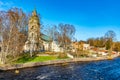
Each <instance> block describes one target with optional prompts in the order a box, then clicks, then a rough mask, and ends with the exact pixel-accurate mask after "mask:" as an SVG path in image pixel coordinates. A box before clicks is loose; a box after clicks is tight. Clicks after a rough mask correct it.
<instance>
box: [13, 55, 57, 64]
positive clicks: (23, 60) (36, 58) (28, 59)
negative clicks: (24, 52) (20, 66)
mask: <svg viewBox="0 0 120 80" xmlns="http://www.w3.org/2000/svg"><path fill="white" fill-rule="evenodd" d="M56 59H58V58H57V57H56V56H34V57H27V56H26V57H21V58H20V59H18V60H17V61H15V63H27V62H43V61H48V60H56Z"/></svg>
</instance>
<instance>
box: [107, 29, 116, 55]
mask: <svg viewBox="0 0 120 80" xmlns="http://www.w3.org/2000/svg"><path fill="white" fill-rule="evenodd" d="M105 39H106V41H107V43H106V48H107V49H108V50H109V51H110V53H112V49H113V45H114V43H113V41H114V40H115V39H116V33H115V32H114V31H112V30H109V31H108V32H106V33H105Z"/></svg>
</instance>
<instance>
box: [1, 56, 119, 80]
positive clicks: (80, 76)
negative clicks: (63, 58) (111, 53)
mask: <svg viewBox="0 0 120 80" xmlns="http://www.w3.org/2000/svg"><path fill="white" fill-rule="evenodd" d="M0 80H120V58H116V59H114V60H105V61H97V62H84V63H83V62H78V63H70V64H67V65H49V66H41V67H35V68H27V69H21V70H20V73H19V74H15V72H14V70H11V71H5V72H0Z"/></svg>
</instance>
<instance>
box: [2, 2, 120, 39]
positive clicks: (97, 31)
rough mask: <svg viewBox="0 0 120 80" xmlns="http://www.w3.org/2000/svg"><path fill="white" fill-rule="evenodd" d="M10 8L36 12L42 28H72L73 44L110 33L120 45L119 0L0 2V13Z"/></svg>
mask: <svg viewBox="0 0 120 80" xmlns="http://www.w3.org/2000/svg"><path fill="white" fill-rule="evenodd" d="M11 7H18V8H22V9H23V10H24V11H25V12H29V13H30V12H32V10H33V9H34V8H36V9H37V12H38V13H39V14H40V15H41V21H42V23H43V24H44V25H47V24H49V25H52V24H59V23H68V24H73V25H74V26H75V28H76V34H75V37H76V39H77V40H86V39H88V38H91V37H101V36H104V34H105V33H106V32H107V31H108V30H113V31H114V32H115V33H116V34H117V40H119V41H120V0H0V10H7V9H9V8H11Z"/></svg>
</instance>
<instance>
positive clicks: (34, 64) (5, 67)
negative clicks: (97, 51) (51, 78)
mask: <svg viewBox="0 0 120 80" xmlns="http://www.w3.org/2000/svg"><path fill="white" fill-rule="evenodd" d="M116 57H118V56H115V57H112V59H114V58H116ZM107 59H108V58H107V57H96V58H73V59H62V60H51V61H45V62H29V63H21V64H12V65H11V64H6V65H3V66H0V70H3V71H5V70H13V69H21V68H28V67H37V66H45V65H54V64H65V63H72V62H89V61H100V60H107Z"/></svg>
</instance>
